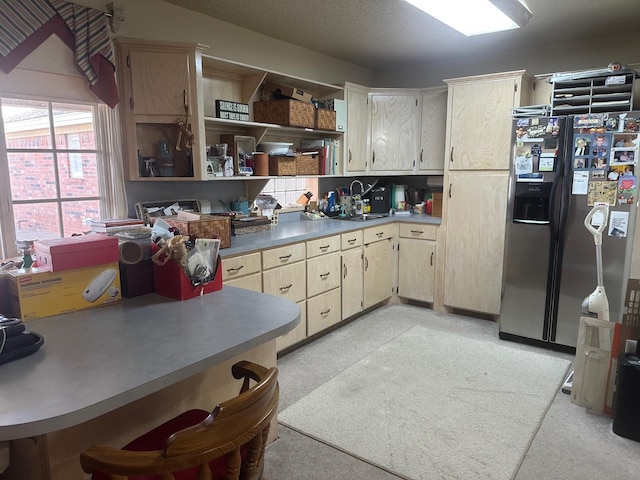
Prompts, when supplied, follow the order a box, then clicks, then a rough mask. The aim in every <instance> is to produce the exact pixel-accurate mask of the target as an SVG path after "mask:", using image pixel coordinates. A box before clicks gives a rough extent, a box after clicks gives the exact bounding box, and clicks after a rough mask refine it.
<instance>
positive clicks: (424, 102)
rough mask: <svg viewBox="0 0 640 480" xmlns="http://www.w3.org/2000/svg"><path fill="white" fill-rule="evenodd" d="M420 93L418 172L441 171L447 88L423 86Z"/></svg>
mask: <svg viewBox="0 0 640 480" xmlns="http://www.w3.org/2000/svg"><path fill="white" fill-rule="evenodd" d="M420 95H421V100H420V103H421V115H420V119H421V121H420V153H419V161H418V165H417V171H418V173H442V171H443V170H444V159H445V153H444V143H445V138H446V129H447V128H446V127H447V89H446V88H425V89H424V90H422V91H421V92H420Z"/></svg>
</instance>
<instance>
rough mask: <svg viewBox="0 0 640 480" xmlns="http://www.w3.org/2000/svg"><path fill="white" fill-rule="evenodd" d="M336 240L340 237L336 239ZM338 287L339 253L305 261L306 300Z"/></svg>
mask: <svg viewBox="0 0 640 480" xmlns="http://www.w3.org/2000/svg"><path fill="white" fill-rule="evenodd" d="M337 238H338V240H339V239H340V237H337ZM339 286H340V253H339V252H334V253H329V254H327V255H322V256H319V257H314V258H310V259H308V260H307V298H309V297H313V296H315V295H318V294H320V293H323V292H326V291H328V290H332V289H334V288H337V287H339Z"/></svg>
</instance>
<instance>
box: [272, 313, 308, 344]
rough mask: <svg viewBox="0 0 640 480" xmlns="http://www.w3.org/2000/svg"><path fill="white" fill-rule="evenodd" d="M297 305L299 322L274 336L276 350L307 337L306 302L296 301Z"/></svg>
mask: <svg viewBox="0 0 640 480" xmlns="http://www.w3.org/2000/svg"><path fill="white" fill-rule="evenodd" d="M298 306H299V307H300V323H299V324H298V325H297V326H296V328H294V329H293V330H290V331H289V332H287V333H285V334H284V335H282V336H281V337H278V338H276V350H277V351H278V352H280V351H282V350H284V349H285V348H288V347H290V346H291V345H295V344H296V343H298V342H301V341H302V340H304V339H305V338H307V302H298Z"/></svg>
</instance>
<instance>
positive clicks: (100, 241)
mask: <svg viewBox="0 0 640 480" xmlns="http://www.w3.org/2000/svg"><path fill="white" fill-rule="evenodd" d="M33 246H34V250H35V255H36V264H37V265H38V268H41V269H43V270H48V271H50V272H62V271H65V270H73V269H76V268H84V267H91V266H94V265H103V264H105V263H113V262H117V261H118V260H119V259H120V249H119V248H118V238H117V237H110V236H108V235H102V234H99V233H97V234H92V235H82V236H77V237H66V238H54V239H50V240H39V241H36V242H34V243H33Z"/></svg>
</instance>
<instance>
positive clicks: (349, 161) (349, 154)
mask: <svg viewBox="0 0 640 480" xmlns="http://www.w3.org/2000/svg"><path fill="white" fill-rule="evenodd" d="M349 163H351V149H349Z"/></svg>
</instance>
